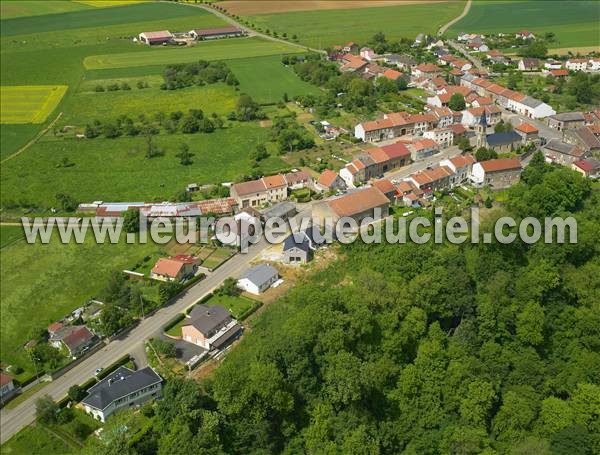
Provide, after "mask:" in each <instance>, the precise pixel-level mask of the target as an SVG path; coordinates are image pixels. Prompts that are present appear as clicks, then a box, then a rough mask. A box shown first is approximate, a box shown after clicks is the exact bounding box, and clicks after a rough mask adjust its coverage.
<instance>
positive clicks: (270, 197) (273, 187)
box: [230, 175, 288, 208]
mask: <svg viewBox="0 0 600 455" xmlns="http://www.w3.org/2000/svg"><path fill="white" fill-rule="evenodd" d="M287 188H288V187H287V182H286V181H285V177H284V176H283V175H271V176H268V177H262V178H260V179H258V180H251V181H249V182H242V183H236V184H234V185H232V186H231V189H230V194H231V197H233V198H234V199H235V201H236V202H237V204H238V206H239V207H240V208H245V207H259V206H261V205H265V204H267V203H270V202H278V201H283V200H284V199H287Z"/></svg>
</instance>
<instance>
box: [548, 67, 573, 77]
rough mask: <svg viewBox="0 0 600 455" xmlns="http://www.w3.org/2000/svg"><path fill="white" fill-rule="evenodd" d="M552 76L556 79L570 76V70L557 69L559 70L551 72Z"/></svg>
mask: <svg viewBox="0 0 600 455" xmlns="http://www.w3.org/2000/svg"><path fill="white" fill-rule="evenodd" d="M550 74H552V75H553V76H554V77H563V76H568V75H569V70H567V69H565V68H561V69H557V70H550Z"/></svg>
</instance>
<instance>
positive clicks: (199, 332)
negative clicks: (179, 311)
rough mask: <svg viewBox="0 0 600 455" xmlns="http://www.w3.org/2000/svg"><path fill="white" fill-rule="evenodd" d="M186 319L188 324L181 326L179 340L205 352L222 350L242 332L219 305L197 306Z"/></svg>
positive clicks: (227, 312)
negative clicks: (198, 347)
mask: <svg viewBox="0 0 600 455" xmlns="http://www.w3.org/2000/svg"><path fill="white" fill-rule="evenodd" d="M187 319H189V322H188V321H186V322H184V323H183V324H182V325H181V338H182V339H183V341H186V342H188V343H192V344H195V345H196V346H200V347H201V348H203V349H205V350H206V351H212V350H214V349H221V348H223V347H224V346H225V345H227V344H229V343H230V342H231V341H233V339H234V338H236V337H237V336H238V335H239V333H240V332H241V330H242V327H241V326H240V325H239V324H238V322H237V321H236V320H235V319H234V318H233V317H231V314H229V311H227V309H226V308H225V307H223V306H221V305H205V304H202V303H201V304H198V305H196V306H194V308H192V311H190V314H189V315H188V316H187Z"/></svg>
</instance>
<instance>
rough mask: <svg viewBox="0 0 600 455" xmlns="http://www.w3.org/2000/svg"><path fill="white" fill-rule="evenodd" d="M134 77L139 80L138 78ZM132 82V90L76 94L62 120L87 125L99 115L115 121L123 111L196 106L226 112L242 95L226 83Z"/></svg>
mask: <svg viewBox="0 0 600 455" xmlns="http://www.w3.org/2000/svg"><path fill="white" fill-rule="evenodd" d="M133 80H135V81H137V79H135V78H134V79H133ZM161 80H162V78H161ZM159 85H160V84H159ZM130 86H131V90H118V91H114V92H81V93H77V94H75V95H74V96H73V98H72V100H71V102H70V103H69V108H68V109H65V114H64V116H63V118H61V120H60V122H61V124H64V125H77V126H79V127H85V124H86V123H91V122H92V121H93V120H95V119H99V120H101V121H111V120H113V121H114V120H115V119H116V118H117V117H118V116H119V115H122V114H124V115H128V116H130V117H132V118H133V119H137V118H138V115H139V114H141V113H143V114H144V115H146V116H148V118H151V117H152V115H153V114H155V113H156V112H164V113H165V114H169V113H170V112H174V111H182V112H187V111H188V110H189V109H192V108H193V109H202V110H203V111H204V112H205V113H206V114H207V115H209V114H212V113H213V112H216V113H217V114H219V115H225V114H227V113H229V112H232V111H234V110H235V103H236V101H237V98H238V96H239V94H238V93H237V92H236V91H235V89H234V88H233V87H231V86H228V85H226V84H224V83H218V84H211V85H205V86H202V87H199V86H192V87H186V88H181V89H178V90H161V89H160V88H159V87H157V86H155V87H149V88H145V89H141V90H140V89H138V88H136V87H135V82H132V83H130Z"/></svg>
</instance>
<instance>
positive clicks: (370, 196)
mask: <svg viewBox="0 0 600 455" xmlns="http://www.w3.org/2000/svg"><path fill="white" fill-rule="evenodd" d="M389 206H390V201H389V199H388V198H387V197H386V196H385V194H383V193H382V192H381V191H380V190H379V189H378V188H376V187H369V188H364V189H359V190H356V191H354V192H352V193H348V194H345V195H343V196H340V197H337V198H334V199H330V200H327V201H322V202H319V203H317V204H315V205H314V206H313V215H314V216H316V217H319V218H320V219H321V220H324V221H327V222H328V223H330V225H329V227H332V225H331V223H335V222H337V221H338V220H339V219H340V218H342V217H348V218H352V219H354V221H356V223H358V224H360V223H361V221H363V220H364V219H365V218H367V217H369V218H373V219H374V220H378V219H381V218H384V217H386V216H387V215H388V212H389Z"/></svg>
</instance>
